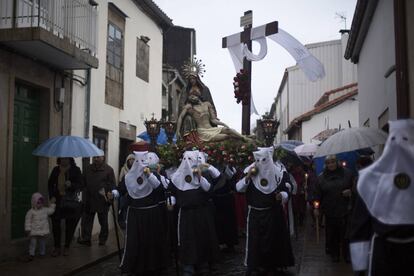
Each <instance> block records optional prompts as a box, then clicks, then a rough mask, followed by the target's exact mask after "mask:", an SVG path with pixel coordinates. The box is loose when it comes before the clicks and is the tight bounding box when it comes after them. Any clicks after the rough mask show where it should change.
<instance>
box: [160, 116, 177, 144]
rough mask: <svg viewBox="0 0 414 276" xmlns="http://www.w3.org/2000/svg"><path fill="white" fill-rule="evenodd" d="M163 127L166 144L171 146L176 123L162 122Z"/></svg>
mask: <svg viewBox="0 0 414 276" xmlns="http://www.w3.org/2000/svg"><path fill="white" fill-rule="evenodd" d="M163 127H164V130H165V134H166V135H167V138H168V143H170V144H172V143H173V138H174V134H175V128H176V123H175V122H173V121H168V122H164V123H163Z"/></svg>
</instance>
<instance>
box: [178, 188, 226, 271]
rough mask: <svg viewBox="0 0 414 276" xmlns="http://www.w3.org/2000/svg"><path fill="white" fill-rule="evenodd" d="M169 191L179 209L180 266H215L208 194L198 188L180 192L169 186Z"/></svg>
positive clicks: (212, 219) (214, 236) (214, 241)
mask: <svg viewBox="0 0 414 276" xmlns="http://www.w3.org/2000/svg"><path fill="white" fill-rule="evenodd" d="M170 190H171V192H172V194H173V195H174V196H175V197H176V199H177V207H178V208H179V211H178V225H177V238H178V252H179V259H180V262H181V263H182V264H184V265H200V264H203V263H207V262H208V263H212V262H214V261H215V260H216V258H217V255H218V242H217V236H216V229H215V224H214V216H213V213H212V209H211V203H210V201H209V199H210V194H209V193H208V192H205V191H204V190H203V189H202V188H201V187H200V188H198V189H193V190H187V191H181V190H179V189H177V188H176V187H175V186H174V185H173V184H172V183H171V185H170Z"/></svg>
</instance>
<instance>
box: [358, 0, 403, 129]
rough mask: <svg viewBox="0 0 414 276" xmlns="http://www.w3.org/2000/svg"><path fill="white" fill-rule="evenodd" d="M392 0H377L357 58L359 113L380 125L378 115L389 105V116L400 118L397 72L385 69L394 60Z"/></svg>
mask: <svg viewBox="0 0 414 276" xmlns="http://www.w3.org/2000/svg"><path fill="white" fill-rule="evenodd" d="M393 10H394V8H393V1H390V0H380V1H378V5H377V9H376V11H375V13H374V16H373V18H372V22H371V25H370V27H369V30H368V33H367V36H366V38H365V41H364V44H363V46H362V49H361V52H360V56H359V62H358V80H359V81H358V88H359V103H360V109H359V117H360V124H361V125H362V124H363V123H364V122H365V121H366V120H367V119H369V121H370V126H371V127H378V117H379V116H380V115H381V114H382V113H383V112H384V110H385V109H386V108H388V109H389V111H388V112H389V119H390V120H395V119H396V118H397V106H396V105H397V103H396V101H397V100H396V84H395V73H392V74H391V75H390V76H389V77H388V78H385V77H384V74H385V72H386V71H387V70H388V69H389V68H390V67H391V66H393V65H394V64H395V44H394V43H395V38H394V15H393Z"/></svg>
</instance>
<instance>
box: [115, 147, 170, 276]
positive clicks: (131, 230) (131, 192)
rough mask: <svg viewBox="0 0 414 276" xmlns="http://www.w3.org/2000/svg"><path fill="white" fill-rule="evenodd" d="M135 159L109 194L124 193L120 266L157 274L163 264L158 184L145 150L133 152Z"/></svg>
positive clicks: (128, 270) (138, 272)
mask: <svg viewBox="0 0 414 276" xmlns="http://www.w3.org/2000/svg"><path fill="white" fill-rule="evenodd" d="M134 155H135V161H134V164H133V165H132V167H131V169H130V170H129V171H128V173H127V174H126V175H125V177H124V179H123V180H122V181H121V183H120V184H119V186H118V188H117V189H116V190H113V191H112V194H111V193H109V195H108V196H109V197H118V196H119V195H120V194H127V195H128V196H127V197H128V202H129V206H128V210H127V221H126V225H127V229H126V235H125V245H124V254H123V257H122V260H121V264H120V268H121V270H122V272H123V273H127V274H133V275H145V276H147V275H148V276H150V275H158V274H159V273H160V271H162V270H163V269H164V268H165V266H166V261H167V255H168V252H167V247H166V244H165V239H163V238H162V237H163V236H164V230H163V229H162V227H163V225H164V223H163V221H162V219H163V216H162V214H161V209H160V208H159V205H158V198H157V194H156V192H155V191H156V189H157V188H158V187H159V186H160V185H161V182H160V181H159V180H158V179H157V177H156V176H155V174H154V173H152V172H151V170H150V169H149V168H148V165H149V164H148V152H134Z"/></svg>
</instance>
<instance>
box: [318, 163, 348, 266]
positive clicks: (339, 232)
mask: <svg viewBox="0 0 414 276" xmlns="http://www.w3.org/2000/svg"><path fill="white" fill-rule="evenodd" d="M353 182H354V180H353V174H352V172H351V171H350V170H348V169H347V168H343V167H341V166H340V165H339V163H338V160H337V159H336V156H335V155H328V156H327V157H326V158H325V169H324V171H323V172H322V173H321V175H319V177H318V182H317V184H316V189H315V194H314V200H315V201H317V202H320V206H321V208H322V211H323V213H324V214H325V218H326V248H327V252H328V253H329V254H330V255H331V257H332V261H333V262H339V257H340V255H341V254H340V252H341V246H342V254H343V257H344V258H345V261H348V260H347V258H348V253H347V252H348V246H349V245H348V244H347V243H346V242H345V240H344V238H345V230H346V223H347V218H348V216H349V213H350V207H351V206H350V203H351V202H350V198H351V195H352V186H353ZM314 212H315V216H316V217H317V218H319V210H318V209H315V210H314Z"/></svg>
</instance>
